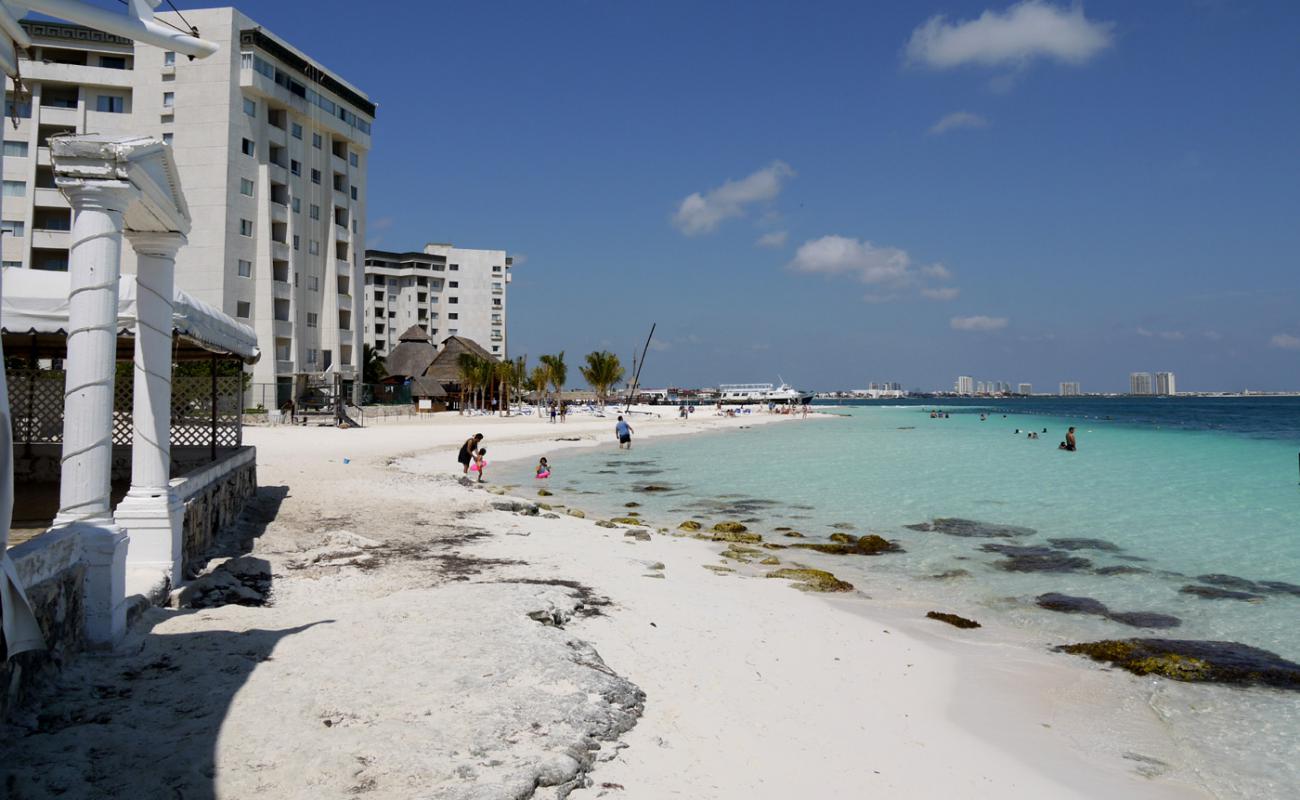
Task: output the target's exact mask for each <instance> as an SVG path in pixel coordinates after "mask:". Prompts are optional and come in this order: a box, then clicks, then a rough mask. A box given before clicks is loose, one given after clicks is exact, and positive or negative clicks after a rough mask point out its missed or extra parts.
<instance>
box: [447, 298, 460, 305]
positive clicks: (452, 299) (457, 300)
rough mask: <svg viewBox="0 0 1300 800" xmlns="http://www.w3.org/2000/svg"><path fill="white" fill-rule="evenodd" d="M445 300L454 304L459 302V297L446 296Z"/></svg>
mask: <svg viewBox="0 0 1300 800" xmlns="http://www.w3.org/2000/svg"><path fill="white" fill-rule="evenodd" d="M447 302H448V303H451V304H452V305H456V304H457V303H459V302H460V298H459V297H448V298H447Z"/></svg>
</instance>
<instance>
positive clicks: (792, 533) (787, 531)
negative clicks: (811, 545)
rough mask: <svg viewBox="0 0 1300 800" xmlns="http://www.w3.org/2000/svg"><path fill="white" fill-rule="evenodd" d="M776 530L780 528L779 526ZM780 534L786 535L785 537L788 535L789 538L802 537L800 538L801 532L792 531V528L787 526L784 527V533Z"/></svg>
mask: <svg viewBox="0 0 1300 800" xmlns="http://www.w3.org/2000/svg"><path fill="white" fill-rule="evenodd" d="M777 530H780V528H777ZM781 535H782V536H787V537H789V538H791V539H802V538H803V534H802V533H800V532H799V531H792V530H790V529H789V528H786V529H785V533H783V534H781Z"/></svg>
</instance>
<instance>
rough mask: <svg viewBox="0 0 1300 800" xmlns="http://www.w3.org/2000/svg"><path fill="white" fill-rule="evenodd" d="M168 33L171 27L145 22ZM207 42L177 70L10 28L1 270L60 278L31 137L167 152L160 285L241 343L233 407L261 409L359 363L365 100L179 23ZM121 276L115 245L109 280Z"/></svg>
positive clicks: (54, 230) (49, 26)
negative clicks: (13, 72) (247, 342)
mask: <svg viewBox="0 0 1300 800" xmlns="http://www.w3.org/2000/svg"><path fill="white" fill-rule="evenodd" d="M158 17H159V19H160V20H166V21H168V22H171V23H173V24H176V25H179V26H182V27H184V26H185V24H186V23H185V22H182V21H181V18H180V17H179V16H178V15H177V14H175V13H164V14H159V15H158ZM184 18H185V21H186V22H187V23H188V24H190V25H193V26H195V27H197V28H198V29H199V33H200V35H201V36H203V38H205V39H208V40H209V41H213V42H215V43H217V44H218V45H219V46H220V49H219V50H218V52H217V53H216V54H215V55H213V56H211V57H209V58H206V59H199V60H195V61H190V60H188V59H187V58H185V57H184V56H178V55H177V54H176V53H172V52H165V51H162V50H159V49H158V48H155V47H139V48H136V47H135V46H134V43H133V42H132V41H131V40H129V39H124V38H122V37H119V36H113V35H110V34H105V33H102V32H100V31H95V30H91V29H88V28H82V27H79V26H76V25H67V24H61V23H53V22H34V21H24V22H23V23H22V24H23V26H24V28H25V29H26V30H27V32H28V33H29V35H31V37H32V39H33V41H34V43H35V46H34V47H33V48H32V50H31V51H30V52H29V53H28V54H27V57H26V58H25V59H23V60H22V62H21V64H20V68H21V70H22V86H21V88H20V91H15V87H14V84H13V82H12V81H7V83H6V87H5V88H6V112H7V114H8V115H9V116H10V117H12V118H13V119H14V120H16V127H15V125H13V124H9V122H8V121H6V125H5V132H4V155H5V158H4V176H3V178H4V184H3V201H2V205H0V212H2V213H0V217H2V218H3V228H4V233H5V235H4V237H3V244H2V248H3V260H4V265H5V266H10V267H23V268H28V269H54V270H65V269H67V264H68V246H69V229H70V227H71V210H70V209H69V206H68V203H67V201H66V200H64V199H63V196H62V195H61V194H60V193H59V191H58V190H57V189H56V188H55V187H54V178H53V173H52V171H51V167H50V155H49V149H48V140H49V137H50V136H53V135H56V134H60V133H85V132H97V133H123V134H126V133H134V134H141V135H152V136H157V137H159V138H161V139H162V140H163V141H165V142H167V143H169V144H170V145H171V146H172V147H173V148H174V153H173V154H174V156H175V159H176V164H177V167H178V168H179V170H180V175H181V180H182V182H183V188H184V192H185V197H186V200H187V201H188V203H189V208H190V214H191V216H192V217H193V220H194V224H193V228H192V230H191V231H190V234H189V243H188V244H187V245H186V246H185V247H184V248H182V249H181V251H180V253H179V254H178V256H177V262H176V283H177V286H179V287H180V288H182V289H184V290H186V291H187V292H189V293H190V294H192V295H194V296H195V297H197V298H199V299H200V300H203V301H206V302H208V303H210V304H211V305H213V306H216V307H217V308H220V309H221V310H222V311H224V312H226V313H227V314H229V315H231V316H232V317H236V318H238V319H240V320H241V321H243V322H245V323H247V324H249V325H250V326H252V327H253V328H254V330H256V331H257V336H258V341H259V343H260V345H261V348H262V352H263V356H262V359H261V361H260V362H259V363H258V364H257V365H256V366H255V367H254V371H253V387H252V396H251V398H249V399H248V401H247V402H249V404H251V405H256V404H259V403H260V404H262V405H265V406H267V407H273V406H278V405H280V404H282V403H283V402H284V401H285V400H287V399H289V398H290V397H291V396H293V395H294V393H295V391H296V390H295V384H301V383H302V382H304V381H305V380H306V378H307V377H308V376H310V375H313V374H320V373H325V372H338V373H340V374H342V375H343V376H344V377H345V378H351V377H353V376H354V375H355V371H356V368H357V364H358V363H359V360H360V353H361V342H362V338H361V334H362V331H361V326H360V324H359V320H360V317H361V305H360V298H359V295H358V290H359V287H360V285H361V281H362V254H363V253H364V252H365V234H366V230H365V224H366V214H365V209H366V164H367V160H368V155H369V152H370V136H371V124H372V123H373V121H374V116H375V104H374V103H373V102H371V101H370V99H369V98H368V97H366V95H365V94H363V93H362V92H361V91H360V90H358V89H357V88H356V87H354V86H351V85H350V84H348V83H347V82H346V81H345V80H344V79H343V78H342V77H340V76H338V75H337V74H335V73H332V72H330V71H329V70H327V69H325V68H324V67H322V66H321V65H320V64H319V63H318V62H316V61H314V60H312V59H311V57H310V56H308V55H307V54H305V53H304V52H302V51H300V50H298V49H296V48H295V47H293V46H292V45H291V44H289V43H288V42H287V41H285V40H284V39H282V38H280V37H278V36H276V35H275V34H273V33H271V32H270V31H268V30H266V29H265V28H263V27H262V26H260V25H258V24H257V23H256V22H254V21H253V20H251V19H249V18H248V17H247V16H245V15H244V14H242V13H241V12H239V11H237V10H236V9H233V8H214V9H203V10H193V11H185V12H184ZM134 268H135V261H134V253H133V251H132V250H131V249H130V248H129V247H126V248H123V269H124V270H125V271H127V272H130V271H133V270H134Z"/></svg>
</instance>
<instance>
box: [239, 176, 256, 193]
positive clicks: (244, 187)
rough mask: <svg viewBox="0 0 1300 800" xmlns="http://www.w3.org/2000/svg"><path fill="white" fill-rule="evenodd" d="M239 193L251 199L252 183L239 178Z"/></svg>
mask: <svg viewBox="0 0 1300 800" xmlns="http://www.w3.org/2000/svg"><path fill="white" fill-rule="evenodd" d="M239 193H240V194H242V195H244V196H246V197H252V196H253V182H252V181H250V180H249V179H248V178H240V179H239Z"/></svg>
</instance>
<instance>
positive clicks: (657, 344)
mask: <svg viewBox="0 0 1300 800" xmlns="http://www.w3.org/2000/svg"><path fill="white" fill-rule="evenodd" d="M650 349H651V350H653V351H655V352H656V353H662V352H665V351H667V350H671V349H673V343H672V342H665V341H664V340H663V339H651V340H650Z"/></svg>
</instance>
